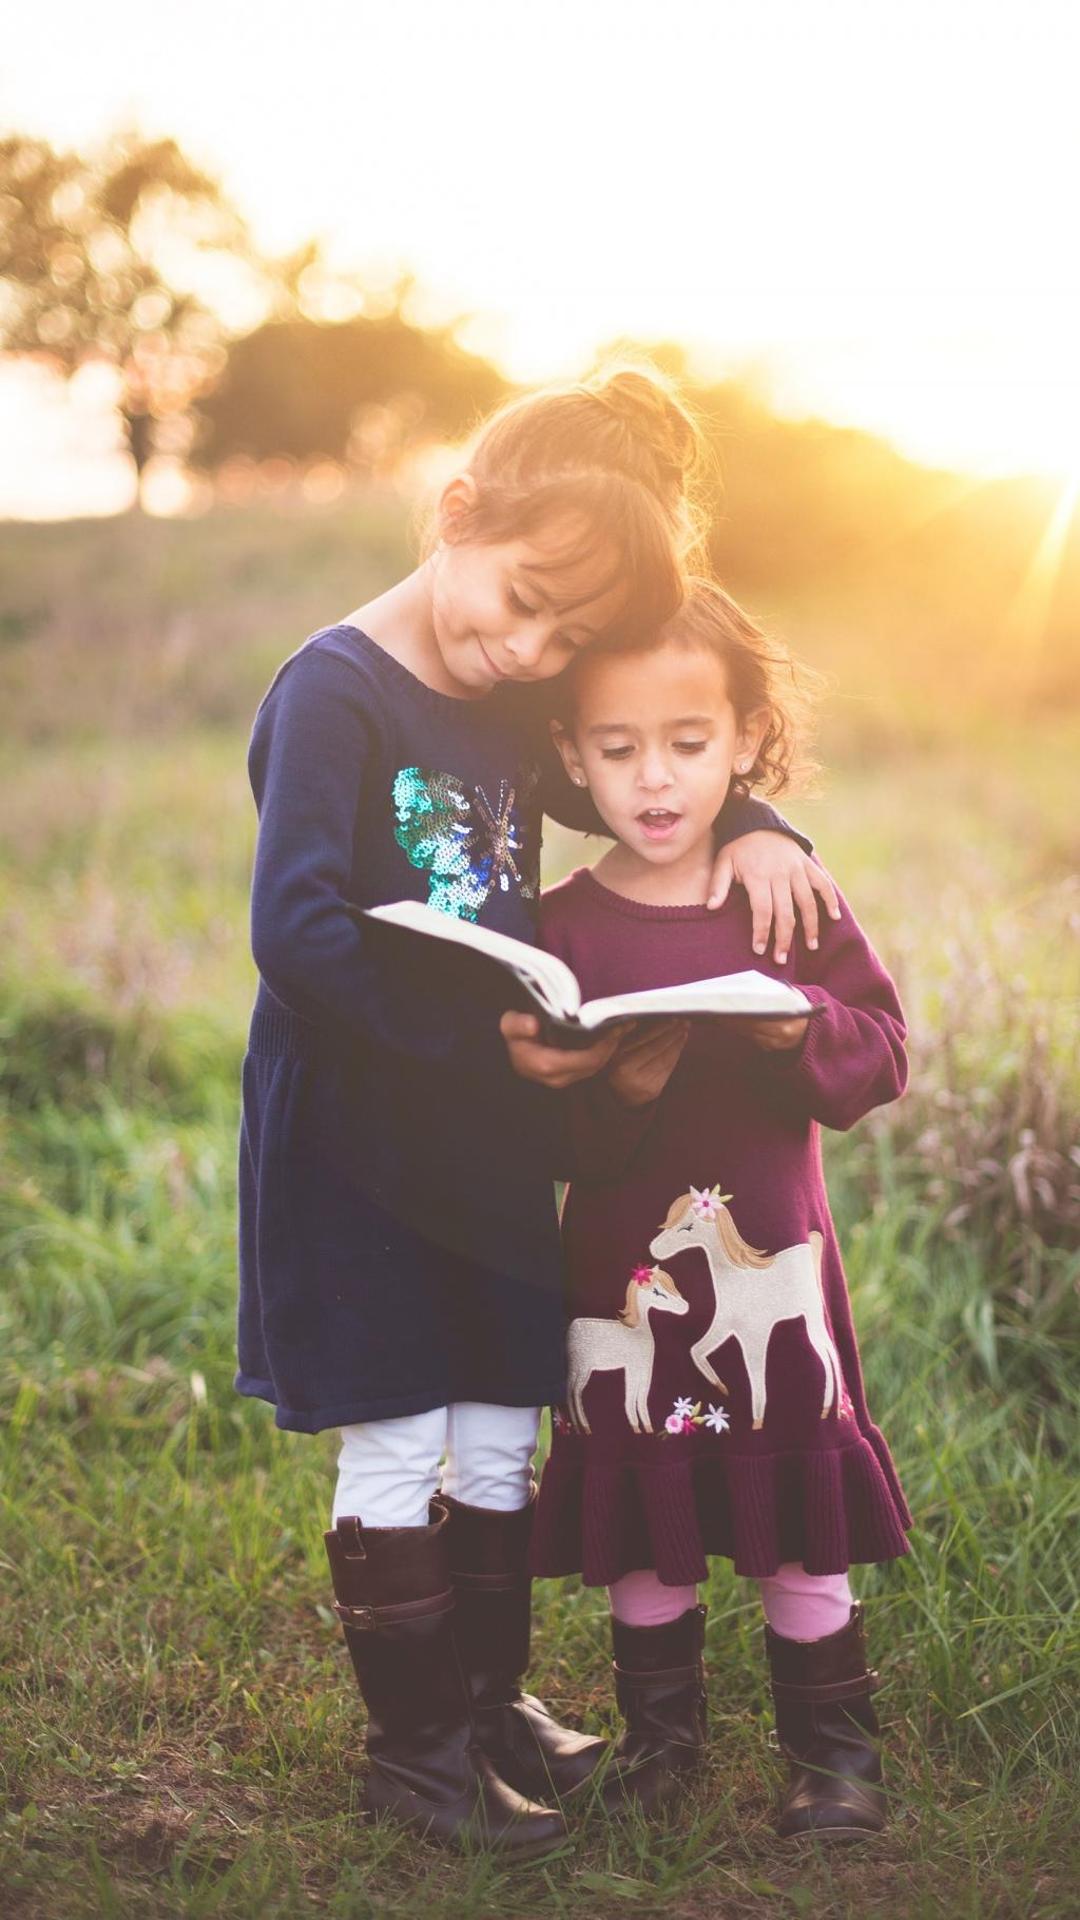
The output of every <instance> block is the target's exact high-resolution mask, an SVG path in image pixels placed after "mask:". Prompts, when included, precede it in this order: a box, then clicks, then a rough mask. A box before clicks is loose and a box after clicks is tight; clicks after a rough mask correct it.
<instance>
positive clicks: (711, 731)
mask: <svg viewBox="0 0 1080 1920" xmlns="http://www.w3.org/2000/svg"><path fill="white" fill-rule="evenodd" d="M566 679H567V681H568V683H569V684H568V686H567V694H566V700H565V703H564V704H563V705H562V707H561V712H562V719H561V721H560V722H557V723H555V724H554V726H553V731H554V733H555V736H556V740H557V744H558V746H559V749H560V751H561V753H562V755H563V758H564V761H565V763H566V766H567V769H568V771H569V772H570V775H571V777H572V779H574V780H575V781H576V782H577V783H578V784H579V785H582V786H587V787H588V788H589V790H590V793H591V795H592V798H593V800H594V802H595V804H596V806H597V808H598V810H599V812H600V814H601V815H602V817H603V819H604V820H605V822H606V824H607V825H608V827H609V828H610V829H611V831H612V833H613V834H614V835H615V836H616V843H615V845H614V846H613V847H612V848H611V849H610V851H609V852H607V853H605V854H604V855H603V857H602V858H601V859H600V860H599V862H598V863H597V865H596V866H595V867H593V868H591V869H590V868H585V867H583V868H580V869H579V870H578V871H577V872H576V873H574V874H572V875H571V877H570V879H569V880H566V881H564V882H563V884H562V885H561V886H557V887H554V888H552V889H551V890H550V891H549V892H548V893H547V894H546V895H545V897H544V901H543V909H542V938H543V940H544V943H545V945H547V946H548V947H549V948H550V950H551V951H553V952H555V953H557V954H559V955H560V956H561V957H562V958H563V959H564V960H566V961H567V962H568V963H569V965H570V966H571V967H572V968H573V970H574V972H575V973H576V975H577V977H578V979H579V981H580V983H581V987H582V993H583V996H584V997H586V998H588V999H593V998H597V997H599V996H601V995H605V994H610V993H617V992H629V991H632V990H634V989H641V988H646V987H655V986H659V985H674V984H679V983H683V982H686V981H690V980H695V979H703V978H707V977H709V976H713V975H717V974H723V973H733V972H742V971H744V970H745V969H747V968H751V967H756V968H757V969H758V970H759V971H761V972H764V973H767V974H770V975H772V976H774V977H776V978H779V979H784V980H787V981H789V982H790V983H792V984H793V985H797V986H798V987H799V988H800V989H801V991H802V992H803V994H804V995H805V996H806V998H807V999H808V1000H809V1001H810V1002H811V1003H812V1005H813V1008H814V1011H813V1014H812V1015H811V1016H803V1017H799V1018H795V1019H782V1020H776V1019H769V1020H757V1021H755V1020H753V1019H747V1018H742V1019H738V1020H735V1019H730V1018H729V1019H725V1020H716V1021H697V1022H695V1023H693V1025H692V1026H691V1025H690V1024H689V1023H687V1022H682V1023H679V1024H674V1023H668V1024H667V1025H665V1026H662V1027H658V1026H656V1025H650V1026H648V1027H646V1028H644V1029H643V1030H642V1031H641V1033H640V1034H639V1035H638V1036H636V1037H635V1039H634V1041H633V1043H632V1046H633V1051H632V1052H631V1051H629V1050H628V1051H627V1053H626V1054H625V1056H624V1061H625V1082H624V1097H625V1098H626V1099H627V1100H628V1101H631V1102H637V1101H640V1100H643V1099H645V1098H646V1097H655V1096H656V1095H659V1097H658V1098H656V1104H655V1109H654V1115H653V1118H652V1122H651V1125H650V1127H649V1130H648V1132H647V1134H646V1135H645V1137H644V1141H643V1144H642V1146H641V1147H640V1148H639V1149H638V1151H637V1153H636V1155H635V1158H634V1160H633V1162H632V1164H631V1165H630V1166H629V1167H628V1168H624V1170H623V1171H622V1173H621V1175H620V1177H619V1178H618V1179H617V1180H615V1181H609V1182H607V1183H606V1184H603V1183H600V1182H598V1181H597V1182H593V1181H590V1182H589V1183H587V1184H586V1183H583V1182H580V1181H579V1182H577V1183H575V1184H574V1186H573V1187H572V1188H571V1189H570V1191H569V1193H568V1195H567V1199H566V1205H565V1211H564V1215H563V1237H564V1248H565V1256H566V1265H567V1285H568V1291H569V1302H568V1314H569V1331H568V1380H569V1389H568V1397H567V1405H566V1406H565V1407H563V1408H558V1409H556V1413H555V1434H554V1441H553V1446H552V1452H551V1457H550V1460H549V1462H548V1465H547V1468H546V1471H545V1473H544V1478H543V1484H542V1487H541V1492H540V1499H539V1508H538V1513H537V1521H536V1528H535V1532H534V1536H533V1567H534V1571H535V1572H537V1573H540V1574H548V1575H552V1574H565V1573H570V1572H576V1571H580V1572H581V1573H582V1575H583V1577H584V1579H585V1581H586V1582H587V1583H588V1584H590V1585H606V1586H608V1588H609V1590H610V1596H611V1604H612V1634H613V1641H614V1652H615V1675H616V1693H617V1697H618V1700H619V1705H620V1707H621V1709H622V1712H623V1715H624V1718H625V1722H626V1727H625V1731H624V1733H623V1734H622V1736H621V1739H620V1742H619V1747H618V1754H619V1765H618V1769H617V1772H616V1774H615V1775H614V1776H613V1777H612V1779H611V1780H610V1782H609V1787H608V1798H609V1801H610V1802H612V1803H616V1802H617V1801H618V1800H619V1799H620V1798H621V1797H622V1796H624V1795H625V1794H626V1793H627V1791H629V1792H630V1794H631V1795H632V1796H633V1797H634V1798H635V1799H637V1800H638V1801H639V1802H641V1803H643V1804H645V1805H646V1806H654V1805H657V1804H658V1803H659V1802H660V1801H662V1800H667V1799H669V1798H670V1797H671V1796H672V1795H673V1794H674V1793H677V1792H678V1790H679V1786H680V1782H681V1781H682V1780H684V1779H685V1778H686V1777H687V1776H688V1775H691V1774H692V1773H693V1772H694V1771H695V1770H696V1769H697V1768H698V1767H699V1766H700V1763H701V1759H702V1754H703V1748H704V1737H705V1736H704V1695H703V1688H702V1671H701V1649H702V1639H703V1629H704V1615H705V1609H704V1608H703V1607H701V1606H698V1605H697V1593H696V1583H697V1582H698V1581H699V1580H701V1579H703V1578H704V1576H705V1574H706V1571H707V1556H708V1555H709V1554H723V1555H726V1556H727V1557H729V1558H730V1559H731V1560H732V1561H733V1562H734V1566H735V1569H736V1571H737V1572H739V1573H745V1574H748V1575H750V1576H751V1577H753V1578H755V1579H756V1580H757V1581H758V1583H759V1586H760V1591H761V1597H762V1602H763V1605H764V1610H765V1617H766V1627H765V1641H766V1649H767V1653H768V1659H769V1664H770V1669H771V1677H772V1687H773V1695H774V1700H775V1706H776V1717H777V1727H778V1732H779V1735H780V1741H781V1745H782V1747H783V1748H784V1750H785V1752H786V1753H787V1755H788V1757H789V1759H790V1762H791V1774H790V1780H789V1784H788V1788H787V1792H786V1794H785V1797H784V1801H783V1805H782V1808H781V1812H780V1819H779V1831H780V1833H781V1834H782V1835H784V1836H793V1835H797V1834H799V1835H801V1834H807V1833H811V1832H812V1833H814V1834H816V1835H819V1836H826V1835H831V1836H834V1837H837V1838H843V1839H846V1840H848V1839H858V1838H861V1837H864V1836H865V1835H867V1834H869V1833H874V1832H877V1831H879V1830H880V1829H881V1827H882V1826H883V1825H884V1817H885V1816H884V1796H883V1793H882V1788H881V1771H880V1760H879V1755H878V1748H877V1741H876V1735H877V1733H878V1727H877V1722H876V1719H875V1715H874V1710H873V1707H872V1705H871V1701H870V1692H871V1687H872V1684H873V1679H874V1676H873V1675H871V1674H870V1673H868V1671H867V1665H866V1658H865V1653H864V1648H863V1637H862V1614H861V1609H860V1608H859V1607H858V1606H856V1605H855V1604H854V1603H853V1601H852V1595H851V1589H850V1587H849V1585H848V1578H847V1569H848V1566H849V1564H851V1563H852V1562H858V1561H863V1562H866V1561H883V1560H888V1559H891V1558H893V1557H894V1556H896V1555H898V1554H902V1553H904V1552H905V1551H906V1550H907V1543H906V1540H905V1530H906V1529H907V1527H908V1526H909V1525H910V1515H909V1513H908V1510H907V1507H906V1505H905V1502H904V1497H903V1494H902V1492H901V1489H900V1485H899V1482H898V1480H897V1477H896V1473H895V1470H894V1468H893V1464H892V1461H891V1459H890V1456H889V1451H888V1448H887V1446H886V1444H885V1441H884V1439H883V1437H882V1435H881V1434H880V1433H879V1431H878V1429H877V1428H876V1427H875V1426H874V1425H873V1423H872V1421H871V1418H870V1414H869V1412H868V1410H867V1405H866V1398H865V1394H864V1391H863V1383H862V1375H861V1371H860V1367H859V1357H858V1349H857V1346H856V1341H855V1334H854V1330H853V1327H852V1320H851V1310H850V1306H849V1302H848V1295H847V1288H846V1285H845V1281H844V1272H843V1267H842V1264H841V1259H840V1252H839V1248H838V1246H837V1240H836V1234H835V1232H834V1229H833V1223H832V1219H831V1217H830V1213H829V1205H828V1199H827V1196H826V1192H825V1187H824V1182H823V1177H822V1165H821V1149H820V1142H819V1127H820V1126H822V1125H824V1126H829V1127H839V1128H848V1127H850V1126H852V1125H853V1124H854V1123H855V1121H856V1120H858V1119H859V1118H860V1117H861V1116H862V1115H863V1114H864V1113H867V1112H868V1111H869V1110H870V1109H871V1108H872V1107H875V1106H879V1105H881V1104H882V1103H884V1102H886V1101H889V1100H894V1099H896V1097H897V1095H898V1094H900V1093H901V1092H902V1090H903V1087H904V1083H905V1078H906V1064H905V1057H904V1045H903V1043H904V1032H905V1028H904V1019H903V1014H902V1012H901V1009H900V1005H899V1002H898V1000H897V996H896V990H895V988H894V986H893V983H892V981H891V980H890V978H889V976H888V974H887V972H886V971H885V969H884V967H883V966H882V964H881V962H880V960H879V959H878V958H877V956H876V955H875V953H874V952H873V950H872V948H871V947H870V945H869V943H868V941H867V940H866V938H865V936H864V934H863V933H862V932H861V931H860V929H859V927H858V926H857V924H856V922H855V920H854V918H853V916H852V914H851V911H850V909H849V908H848V907H847V905H846V904H845V903H843V902H841V907H842V911H841V916H840V918H839V919H838V920H835V921H825V922H824V924H823V926H822V930H821V933H820V938H819V939H816V940H813V941H807V940H806V939H804V937H803V936H802V935H801V934H798V933H797V934H796V936H795V939H794V941H793V942H792V945H791V950H790V953H789V954H788V957H787V959H786V960H785V961H784V962H783V963H782V964H781V963H779V962H777V961H775V960H773V959H771V958H769V957H767V956H765V955H764V954H761V953H759V952H758V951H757V950H756V947H755V944H754V938H753V927H752V917H751V914H750V909H749V906H748V903H747V900H746V897H745V895H744V894H743V893H742V892H741V890H736V891H735V893H733V894H732V895H731V896H730V897H729V899H728V900H727V901H726V902H725V904H724V905H723V906H722V907H721V908H720V909H719V910H718V911H713V910H710V909H709V908H708V907H707V905H706V900H707V898H708V890H709V872H710V866H711V862H712V858H713V853H712V840H711V822H712V820H713V818H714V816H715V814H716V812H717V809H718V806H719V805H720V803H721V802H722V801H723V799H724V797H725V795H726V794H727V793H728V791H729V789H730V788H731V787H732V786H734V788H735V789H736V790H737V791H742V792H750V791H751V790H752V789H753V788H754V787H758V786H762V787H765V788H766V789H767V790H768V791H771V792H779V791H780V790H781V789H782V788H783V787H784V785H785V784H786V782H787V779H788V775H789V771H790V767H791V763H792V758H793V753H794V745H795V741H794V728H793V724H792V711H791V706H790V702H788V701H787V696H786V694H785V695H783V696H782V694H781V688H782V687H784V688H790V687H791V686H792V684H793V682H792V675H791V670H790V662H789V660H788V659H787V657H786V656H785V655H784V654H783V653H782V652H781V650H780V649H778V648H777V647H776V646H775V645H774V644H771V643H766V642H765V640H764V638H763V636H762V635H761V634H760V632H759V631H758V629H757V628H756V627H755V626H754V625H753V623H752V622H751V621H750V620H748V619H747V617H746V615H745V614H743V613H742V612H741V611H740V609H739V608H738V607H737V606H736V605H735V604H734V602H733V601H732V600H730V599H729V598H728V596H727V595H725V594H724V593H723V592H722V591H721V590H720V589H719V588H717V587H715V586H711V585H709V584H706V583H702V584H701V585H700V586H699V587H698V588H696V589H695V591H694V592H693V594H692V595H691V596H690V598H689V599H688V601H687V602H686V604H685V605H684V607H683V609H682V610H681V611H680V612H679V613H678V614H677V615H676V616H675V617H674V619H673V620H671V621H670V622H669V623H668V625H667V626H666V627H665V628H664V629H663V630H662V631H661V633H660V635H659V637H658V639H657V640H656V641H655V642H654V643H653V644H652V645H650V646H649V647H647V648H645V649H643V650H637V651H635V652H632V653H627V652H625V651H624V652H622V653H614V652H609V651H606V650H605V649H604V648H602V647H597V648H593V649H590V650H589V652H588V653H587V654H586V655H584V656H583V657H582V658H581V660H580V661H579V662H578V663H577V664H576V665H575V667H574V668H573V670H572V672H571V673H570V674H569V675H568V676H566ZM560 691H561V690H560ZM786 702H787V704H785V703H786ZM618 1072H619V1069H616V1070H615V1079H616V1083H618Z"/></svg>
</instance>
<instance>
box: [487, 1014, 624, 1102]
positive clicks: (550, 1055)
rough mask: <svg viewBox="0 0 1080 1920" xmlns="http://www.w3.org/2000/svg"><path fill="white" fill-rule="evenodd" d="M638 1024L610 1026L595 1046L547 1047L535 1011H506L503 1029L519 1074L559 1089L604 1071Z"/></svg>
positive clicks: (526, 1078) (507, 1048) (502, 1019)
mask: <svg viewBox="0 0 1080 1920" xmlns="http://www.w3.org/2000/svg"><path fill="white" fill-rule="evenodd" d="M633 1025H634V1023H633V1021H627V1022H626V1023H625V1024H624V1025H621V1026H618V1027H608V1028H607V1029H606V1030H605V1032H604V1033H603V1034H602V1035H601V1036H600V1038H599V1039H598V1040H597V1041H596V1042H595V1044H594V1045H593V1046H591V1047H576V1048H570V1047H547V1046H545V1045H544V1044H543V1042H542V1041H541V1040H540V1039H538V1038H537V1036H538V1034H539V1032H540V1021H539V1020H538V1018H537V1016H536V1014H534V1013H504V1014H503V1015H502V1018H501V1019H500V1021H499V1032H500V1033H501V1034H502V1037H503V1039H504V1040H505V1042H506V1051H507V1052H508V1054H509V1055H510V1063H511V1065H512V1067H513V1068H514V1071H515V1073H520V1074H521V1076H522V1079H524V1080H537V1081H539V1083H540V1085H541V1086H543V1087H551V1088H553V1089H554V1090H555V1091H558V1090H559V1089H561V1088H563V1087H572V1086H574V1085H575V1083H576V1082H577V1081H578V1080H589V1079H591V1078H592V1076H593V1074H595V1073H601V1072H602V1071H603V1069H604V1068H605V1067H606V1066H607V1065H608V1063H609V1061H610V1060H611V1058H612V1055H613V1054H614V1053H615V1051H616V1049H617V1048H618V1045H619V1042H620V1041H621V1040H622V1039H624V1038H625V1036H626V1035H627V1034H628V1033H629V1032H630V1031H631V1029H632V1027H633Z"/></svg>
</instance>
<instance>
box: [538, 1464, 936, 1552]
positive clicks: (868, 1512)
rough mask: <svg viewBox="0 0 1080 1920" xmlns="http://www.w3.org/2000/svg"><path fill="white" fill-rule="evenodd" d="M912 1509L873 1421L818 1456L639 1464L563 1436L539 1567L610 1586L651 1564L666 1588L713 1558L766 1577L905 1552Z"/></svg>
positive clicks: (551, 1469) (541, 1518)
mask: <svg viewBox="0 0 1080 1920" xmlns="http://www.w3.org/2000/svg"><path fill="white" fill-rule="evenodd" d="M910 1526H911V1515H910V1513H909V1511H908V1506H907V1502H906V1501H905V1499H904V1496H903V1493H902V1491H901V1488H900V1483H899V1480H898V1479H897V1476H896V1469H895V1468H894V1466H893V1463H892V1460H891V1458H890V1455H889V1450H888V1447H887V1446H886V1444H885V1440H884V1438H883V1436H882V1435H881V1433H880V1432H879V1431H878V1429H877V1428H876V1427H870V1428H868V1429H867V1430H866V1431H865V1432H864V1433H862V1434H861V1435H860V1437H859V1439H858V1441H856V1442H853V1443H852V1444H849V1445H847V1446H843V1447H835V1448H830V1449H826V1450H822V1451H820V1452H808V1453H776V1454H742V1455H739V1454H731V1453H728V1454H725V1455H724V1456H722V1457H720V1456H713V1457H711V1458H709V1457H706V1458H702V1457H700V1456H699V1457H697V1458H692V1457H689V1456H687V1455H685V1454H683V1455H682V1456H681V1457H679V1458H673V1459H671V1460H670V1462H667V1461H660V1462H655V1461H648V1462H644V1461H643V1462H641V1463H639V1464H634V1463H633V1462H631V1461H629V1460H626V1459H622V1460H619V1459H613V1458H611V1457H610V1456H608V1457H607V1458H605V1457H604V1456H602V1455H597V1454H595V1453H594V1450H593V1449H592V1448H591V1447H590V1446H589V1444H588V1442H587V1441H586V1440H585V1439H584V1437H583V1436H581V1435H577V1434H566V1435H560V1437H559V1440H558V1442H557V1444H556V1446H555V1448H554V1449H553V1451H552V1455H551V1458H550V1459H549V1461H548V1463H547V1465H546V1467H545V1469H544V1476H543V1480H542V1482H541V1488H540V1498H539V1502H538V1505H537V1513H536V1523H535V1526H534V1529H533V1536H532V1550H531V1566H532V1571H533V1573H534V1574H537V1575H540V1576H548V1577H559V1576H562V1575H564V1574H568V1573H580V1574H581V1576H582V1579H583V1580H584V1582H585V1585H586V1586H590V1587H602V1586H608V1585H610V1583H611V1582H612V1581H613V1580H620V1579H621V1578H622V1576H623V1574H625V1573H630V1572H632V1571H633V1570H634V1568H636V1567H653V1568H655V1570H656V1572H657V1573H658V1575H659V1577H660V1579H661V1580H662V1581H664V1582H665V1584H666V1585H669V1586H689V1585H691V1584H692V1583H694V1582H696V1581H698V1580H704V1579H705V1578H706V1575H707V1573H708V1565H707V1556H708V1555H710V1554H717V1555H722V1556H724V1557H725V1558H727V1559H729V1560H731V1561H733V1563H734V1567H735V1571H736V1573H740V1574H747V1575H749V1576H750V1577H751V1578H752V1579H758V1580H761V1579H765V1578H767V1577H768V1576H769V1575H770V1574H773V1573H775V1572H776V1569H777V1567H779V1566H782V1565H784V1564H786V1563H787V1562H788V1561H796V1562H800V1563H801V1564H802V1565H803V1566H804V1567H805V1568H806V1571H807V1573H817V1574H825V1573H843V1572H845V1571H846V1569H847V1568H848V1567H849V1566H852V1565H858V1564H866V1563H873V1562H876V1561H881V1560H895V1559H897V1558H899V1556H900V1555H901V1554H904V1553H907V1551H908V1543H907V1539H906V1538H905V1535H906V1532H907V1530H908V1528H909V1527H910Z"/></svg>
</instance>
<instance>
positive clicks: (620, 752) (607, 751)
mask: <svg viewBox="0 0 1080 1920" xmlns="http://www.w3.org/2000/svg"><path fill="white" fill-rule="evenodd" d="M633 751H634V749H633V747H601V749H600V758H601V760H626V759H628V758H629V756H630V754H632V753H633Z"/></svg>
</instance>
